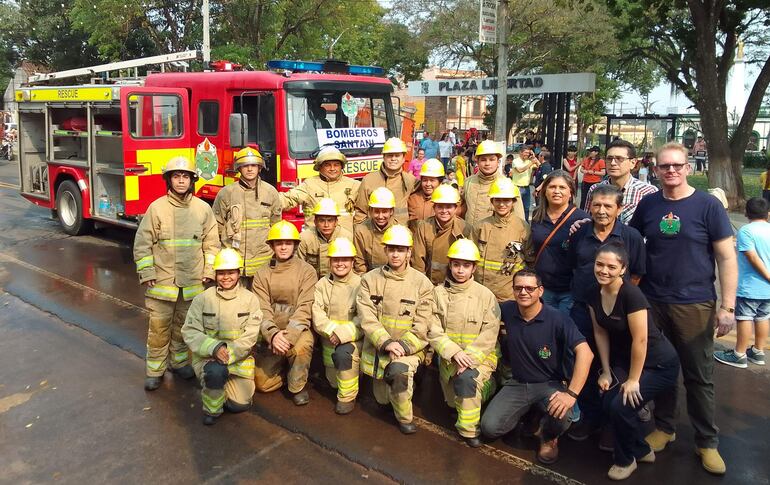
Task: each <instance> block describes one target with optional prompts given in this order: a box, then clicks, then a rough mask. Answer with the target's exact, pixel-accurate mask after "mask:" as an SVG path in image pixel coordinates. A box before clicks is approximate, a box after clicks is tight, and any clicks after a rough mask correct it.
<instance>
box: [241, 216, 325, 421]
mask: <svg viewBox="0 0 770 485" xmlns="http://www.w3.org/2000/svg"><path fill="white" fill-rule="evenodd" d="M267 242H268V243H269V244H270V246H271V247H272V249H273V252H274V253H275V256H274V257H273V259H271V260H270V263H269V264H267V265H265V266H263V267H261V268H260V269H259V270H257V272H256V274H254V283H253V286H252V291H254V293H256V295H257V297H258V298H259V305H260V308H261V309H262V327H261V332H262V337H263V339H264V342H262V343H261V344H258V345H257V348H256V352H255V355H256V359H257V365H256V372H255V376H254V382H255V384H256V388H257V390H258V391H259V392H272V391H275V390H277V389H280V388H281V386H282V385H283V368H284V366H285V365H288V366H289V369H288V372H287V376H286V380H287V382H288V387H289V392H291V393H292V394H293V398H292V399H293V401H294V404H296V405H297V406H302V405H303V404H307V403H308V401H309V400H310V395H309V394H308V392H307V389H306V388H305V386H306V384H307V377H308V370H309V369H310V359H311V357H312V355H313V333H312V332H311V331H310V323H311V322H310V319H311V311H312V306H313V287H314V285H315V283H316V281H317V278H316V275H315V270H314V269H313V267H312V266H310V265H309V264H307V263H306V262H304V261H302V260H301V259H299V258H298V257H297V256H296V255H295V253H296V250H297V245H298V244H299V232H297V228H296V227H294V225H293V224H291V223H289V222H286V221H280V222H278V223H276V224H274V225H273V227H271V228H270V231H269V232H268V235H267Z"/></svg>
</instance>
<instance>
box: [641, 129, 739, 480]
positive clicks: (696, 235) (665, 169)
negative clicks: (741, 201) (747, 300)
mask: <svg viewBox="0 0 770 485" xmlns="http://www.w3.org/2000/svg"><path fill="white" fill-rule="evenodd" d="M657 159H658V166H657V167H656V169H655V170H656V173H657V175H658V179H659V180H660V184H661V191H660V192H657V193H655V194H652V195H650V196H647V197H645V198H644V199H642V200H641V201H640V202H639V205H638V206H637V208H636V212H635V213H634V217H633V218H632V219H631V222H630V226H631V227H634V228H636V229H638V230H639V232H641V233H642V235H643V236H644V237H645V238H646V239H647V274H646V275H645V277H644V279H643V280H642V283H641V285H640V288H641V289H642V291H643V292H644V294H645V296H646V297H647V299H648V300H649V301H650V305H651V307H652V308H651V311H652V316H653V319H654V321H655V323H656V324H657V325H658V326H659V327H661V329H662V330H663V333H664V334H665V335H666V337H668V339H669V340H670V341H671V343H672V344H674V348H676V351H677V353H678V354H679V360H680V362H681V364H682V375H683V377H684V386H685V389H686V390H687V411H688V414H689V415H690V422H691V423H692V426H693V428H694V429H695V446H696V450H695V452H696V454H697V455H698V456H700V457H701V464H702V465H703V468H705V469H706V471H708V472H710V473H714V474H717V475H722V474H724V473H725V471H726V466H725V462H724V460H723V459H722V457H721V456H720V455H719V452H718V451H717V445H718V444H719V437H718V433H719V429H718V428H717V426H716V424H715V419H714V410H715V397H714V379H713V374H714V359H713V357H712V355H713V354H714V329H715V328H716V333H717V337H721V336H722V335H726V334H727V333H729V332H730V331H731V330H732V329H733V327H734V326H735V294H736V289H737V286H738V263H737V256H736V254H735V246H734V244H733V237H732V236H733V231H732V227H731V225H730V219H729V218H728V216H727V212H726V211H725V208H724V207H723V206H722V203H721V202H720V201H719V200H718V199H717V198H716V197H713V196H711V195H710V194H708V193H707V192H702V191H699V190H695V188H693V187H691V186H690V185H689V184H688V183H687V176H688V175H689V174H690V171H691V170H692V168H691V167H690V164H689V163H688V151H687V148H686V147H685V146H684V145H681V144H679V143H668V144H666V145H663V146H662V147H661V148H660V150H659V151H658V157H657ZM715 262H716V267H718V268H719V288H720V291H721V293H722V295H721V297H722V298H721V302H720V306H719V308H718V309H717V304H716V301H717V293H716V290H715V288H714V281H715V279H716V276H715V272H714V269H715V266H714V263H715ZM676 392H677V389H674V390H672V391H671V392H666V393H662V394H659V395H658V396H657V397H656V399H655V424H656V430H655V431H653V432H652V433H651V434H649V435H648V436H647V438H646V440H647V443H649V445H650V447H651V448H652V449H653V451H655V452H658V451H662V450H663V449H664V448H665V447H666V445H667V444H668V443H669V442H671V441H674V439H676V434H675V430H676V427H675V426H676V417H677V416H676V411H677V409H678V406H677V396H676Z"/></svg>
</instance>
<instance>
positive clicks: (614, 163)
mask: <svg viewBox="0 0 770 485" xmlns="http://www.w3.org/2000/svg"><path fill="white" fill-rule="evenodd" d="M604 163H605V167H606V170H607V175H608V176H609V178H608V179H607V180H603V181H602V182H599V183H598V184H596V185H593V186H591V188H590V189H589V190H588V196H587V198H586V206H585V210H586V211H590V209H591V197H592V196H593V192H594V189H595V188H596V187H598V186H600V185H605V184H612V185H614V186H615V187H617V188H619V189H620V190H621V192H623V208H622V209H621V211H620V216H619V219H620V222H622V223H623V224H628V223H629V221H630V220H631V217H633V215H634V211H635V210H636V206H637V205H638V204H639V201H640V200H642V197H644V196H646V195H649V194H652V193H655V192H657V191H658V189H657V187H655V186H654V185H652V184H648V183H647V182H642V181H641V180H639V179H637V178H636V177H634V176H633V175H631V170H632V169H633V168H634V167H635V166H636V163H637V160H636V147H634V145H633V144H632V143H630V142H628V141H626V140H615V141H613V142H612V143H610V146H609V147H607V156H606V157H604Z"/></svg>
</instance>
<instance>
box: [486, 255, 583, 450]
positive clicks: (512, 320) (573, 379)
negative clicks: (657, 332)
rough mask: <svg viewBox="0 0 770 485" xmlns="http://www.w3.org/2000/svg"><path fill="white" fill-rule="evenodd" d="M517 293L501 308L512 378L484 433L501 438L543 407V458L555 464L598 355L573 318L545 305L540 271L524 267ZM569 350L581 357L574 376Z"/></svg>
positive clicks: (496, 401)
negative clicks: (561, 439)
mask: <svg viewBox="0 0 770 485" xmlns="http://www.w3.org/2000/svg"><path fill="white" fill-rule="evenodd" d="M513 292H514V294H515V295H516V300H515V301H507V302H505V303H503V304H502V305H500V311H501V314H502V321H503V323H504V324H505V328H506V331H507V334H508V338H507V340H506V343H505V345H506V346H507V352H505V353H504V355H505V356H504V360H505V363H506V364H507V365H509V366H510V367H511V374H512V376H511V378H510V379H508V380H506V381H505V382H504V383H503V387H502V388H501V389H500V392H498V393H497V395H495V397H494V398H493V399H492V402H490V403H489V406H487V409H486V411H485V412H484V415H483V416H482V418H481V432H482V434H483V435H484V436H486V437H488V438H492V439H495V438H499V437H500V436H503V435H504V434H506V433H508V432H510V431H511V430H513V428H514V427H516V424H517V423H518V422H519V420H520V419H521V418H522V416H524V415H525V414H526V413H527V412H528V411H529V410H530V409H531V408H533V407H537V408H539V410H540V411H542V412H543V417H542V419H541V420H540V448H539V450H538V452H537V459H538V460H539V461H540V462H542V463H546V464H550V463H554V462H555V461H556V460H557V459H558V457H559V445H558V438H559V436H560V435H561V434H562V433H564V431H566V430H567V428H569V425H570V417H571V410H572V407H573V406H574V405H575V400H576V399H577V396H578V394H580V391H581V390H582V389H583V384H585V381H586V378H587V377H588V371H589V368H590V366H591V361H592V360H593V352H591V349H590V348H589V347H588V344H586V339H585V337H584V336H583V335H581V333H580V332H579V331H578V330H577V327H575V325H574V324H573V323H572V321H571V320H570V318H569V317H568V316H566V315H565V314H564V313H562V312H560V311H559V310H557V309H555V308H551V307H550V306H548V305H544V304H543V301H542V298H543V284H542V281H541V280H540V277H539V276H538V275H537V274H536V273H535V272H533V271H530V270H526V269H524V270H521V271H519V272H518V273H516V275H515V276H514V278H513ZM568 350H572V351H573V352H574V353H575V365H574V367H573V369H572V373H571V374H572V375H571V376H570V375H569V372H568V371H567V369H568V367H569V365H568V362H566V359H565V357H566V356H567V352H568Z"/></svg>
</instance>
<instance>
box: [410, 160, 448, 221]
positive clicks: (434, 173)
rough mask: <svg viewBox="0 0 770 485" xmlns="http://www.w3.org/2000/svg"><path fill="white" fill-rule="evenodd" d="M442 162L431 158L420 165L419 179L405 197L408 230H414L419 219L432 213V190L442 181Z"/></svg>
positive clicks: (421, 219)
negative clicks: (407, 212) (409, 193)
mask: <svg viewBox="0 0 770 485" xmlns="http://www.w3.org/2000/svg"><path fill="white" fill-rule="evenodd" d="M444 175H445V173H444V164H442V163H441V160H438V159H436V158H431V159H429V160H426V161H425V163H423V164H422V167H420V180H419V181H418V182H417V188H416V189H415V190H414V192H412V195H410V196H409V199H407V208H408V209H409V230H410V231H414V230H415V228H416V227H417V224H419V222H420V221H424V220H425V219H427V218H428V217H430V216H432V215H433V201H432V200H431V197H432V195H433V191H434V190H436V189H437V188H438V187H439V186H441V182H443V181H444Z"/></svg>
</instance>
